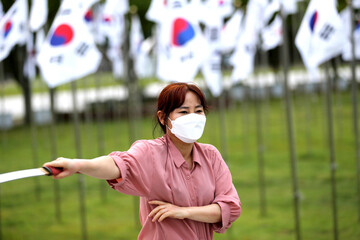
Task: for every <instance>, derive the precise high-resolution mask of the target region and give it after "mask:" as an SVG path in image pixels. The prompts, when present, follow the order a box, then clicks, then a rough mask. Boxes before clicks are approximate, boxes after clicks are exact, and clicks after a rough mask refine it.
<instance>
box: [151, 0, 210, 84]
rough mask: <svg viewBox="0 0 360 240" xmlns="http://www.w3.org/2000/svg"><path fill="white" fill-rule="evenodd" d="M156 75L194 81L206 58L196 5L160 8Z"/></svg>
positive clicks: (173, 79)
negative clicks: (194, 6)
mask: <svg viewBox="0 0 360 240" xmlns="http://www.w3.org/2000/svg"><path fill="white" fill-rule="evenodd" d="M159 10H160V12H161V13H162V14H160V15H159V16H158V20H157V21H158V22H157V23H158V25H159V27H158V44H157V50H158V55H157V71H156V73H157V76H158V77H159V78H160V79H161V80H164V81H176V82H189V81H193V79H194V77H195V75H196V74H197V72H198V70H199V67H200V65H201V64H202V62H203V60H204V59H205V58H206V57H207V52H206V49H207V47H206V44H207V43H206V41H205V39H204V37H203V35H202V32H201V29H200V26H199V18H198V17H197V16H198V12H197V10H198V9H196V8H193V7H191V6H189V5H185V6H182V7H178V8H164V9H163V10H161V9H159Z"/></svg>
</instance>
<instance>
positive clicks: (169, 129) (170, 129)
mask: <svg viewBox="0 0 360 240" xmlns="http://www.w3.org/2000/svg"><path fill="white" fill-rule="evenodd" d="M167 119H169V120H170V122H171V125H172V121H173V120H171V118H170V117H169V116H168V117H167ZM166 122H167V121H166ZM165 126H166V127H167V128H168V129H169V130H170V132H171V129H170V128H169V125H168V124H167V123H166V124H165Z"/></svg>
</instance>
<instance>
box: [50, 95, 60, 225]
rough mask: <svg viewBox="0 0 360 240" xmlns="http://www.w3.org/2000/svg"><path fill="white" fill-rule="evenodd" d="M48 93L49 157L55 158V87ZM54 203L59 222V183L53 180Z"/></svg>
mask: <svg viewBox="0 0 360 240" xmlns="http://www.w3.org/2000/svg"><path fill="white" fill-rule="evenodd" d="M49 95H50V112H51V119H50V144H51V158H52V159H56V158H57V142H56V139H57V138H56V115H55V89H54V88H49ZM53 183H54V184H53V185H54V204H55V216H56V220H57V222H59V223H60V222H61V218H62V216H61V195H60V183H59V181H56V180H54V181H53Z"/></svg>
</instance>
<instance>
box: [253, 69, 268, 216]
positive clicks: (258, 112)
mask: <svg viewBox="0 0 360 240" xmlns="http://www.w3.org/2000/svg"><path fill="white" fill-rule="evenodd" d="M256 78H257V83H258V84H257V85H258V86H257V88H256V89H255V90H256V92H255V93H256V94H255V121H256V140H257V153H258V177H259V196H260V215H261V216H263V217H265V216H266V189H265V173H264V172H265V171H264V169H265V167H264V151H265V147H264V141H263V132H262V107H261V97H262V96H261V92H260V91H261V86H260V80H259V75H257V77H256Z"/></svg>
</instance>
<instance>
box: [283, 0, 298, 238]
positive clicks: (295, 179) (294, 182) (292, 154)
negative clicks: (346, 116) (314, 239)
mask: <svg viewBox="0 0 360 240" xmlns="http://www.w3.org/2000/svg"><path fill="white" fill-rule="evenodd" d="M280 14H281V18H282V22H283V47H282V61H283V67H284V90H285V106H286V120H287V121H286V122H287V130H288V141H289V148H290V161H291V176H292V190H293V200H294V217H295V234H296V239H297V240H300V239H301V233H300V193H299V184H298V176H297V175H298V174H297V171H298V170H297V159H296V149H295V137H294V129H293V119H292V105H291V92H290V90H289V83H288V71H289V65H288V63H289V60H288V59H289V56H288V37H287V25H286V16H285V12H284V8H283V6H282V5H281V6H280Z"/></svg>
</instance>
